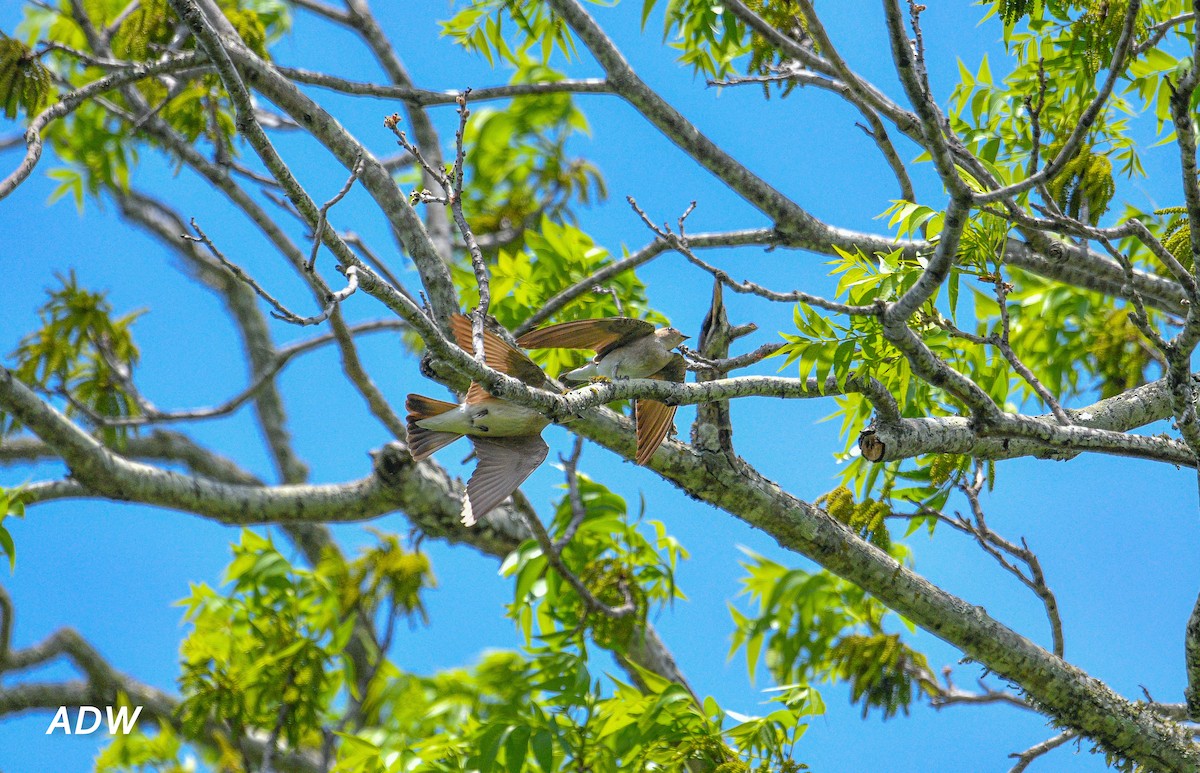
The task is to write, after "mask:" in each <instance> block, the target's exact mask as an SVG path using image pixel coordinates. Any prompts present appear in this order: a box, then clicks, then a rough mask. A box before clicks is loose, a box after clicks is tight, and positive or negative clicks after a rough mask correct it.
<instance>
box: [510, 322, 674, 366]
mask: <svg viewBox="0 0 1200 773" xmlns="http://www.w3.org/2000/svg"><path fill="white" fill-rule="evenodd" d="M653 332H654V325H653V324H652V323H650V322H647V321H645V320H644V319H633V318H631V317H608V318H607V319H580V320H576V321H574V322H560V323H559V324H557V325H548V326H546V327H543V328H538V329H537V330H532V331H530V332H528V333H526V334H525V335H523V336H521V337H520V338H518V339H517V343H519V344H520V345H521V346H524V347H525V348H526V349H591V350H592V351H594V352H595V353H596V356H597V357H603V356H604V355H605V354H607V353H608V352H610V351H612V350H613V349H616V348H617V347H620V346H624V345H625V344H627V343H629V342H630V341H632V340H634V339H636V338H641V337H642V336H648V335H651V334H652V333H653Z"/></svg>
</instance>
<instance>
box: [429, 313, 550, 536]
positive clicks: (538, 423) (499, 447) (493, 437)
mask: <svg viewBox="0 0 1200 773" xmlns="http://www.w3.org/2000/svg"><path fill="white" fill-rule="evenodd" d="M450 328H451V330H452V331H453V333H454V338H455V340H456V341H457V342H458V345H459V347H461V348H462V349H463V350H464V351H467V352H472V351H473V350H474V349H473V345H472V329H471V321H470V320H469V319H467V318H466V317H465V316H463V315H461V314H455V315H454V316H453V317H451V318H450ZM483 354H484V360H485V361H486V363H487V366H488V367H489V368H492V369H493V370H498V371H500V372H501V373H505V374H507V375H509V376H512V377H513V378H517V379H520V380H521V381H523V382H525V383H526V384H528V385H530V386H533V387H539V388H551V389H553V387H552V386H551V385H550V380H549V379H548V378H547V377H546V374H545V373H543V372H542V369H541V368H539V367H538V366H537V365H536V364H534V362H533V361H532V360H530V359H529V357H528V356H526V354H525V353H524V352H522V351H519V350H518V349H516V348H514V347H512V346H510V345H509V344H508V343H506V342H505V341H504V340H503V339H502V338H500V337H499V336H497V335H496V334H495V333H493V332H491V331H490V330H487V329H485V330H484V331H483ZM405 408H407V409H408V449H409V453H411V454H412V457H413V459H415V460H416V461H420V460H422V459H425V458H426V457H428V456H429V455H430V454H432V453H433V452H435V451H437V450H438V449H439V448H442V447H443V446H446V445H448V444H450V443H453V442H454V441H455V440H458V439H459V438H460V437H462V436H463V435H466V436H467V437H469V438H470V439H471V443H472V444H473V445H474V446H475V456H476V457H478V459H479V463H478V464H477V465H476V466H475V471H474V472H473V473H472V474H471V478H470V480H468V481H467V495H466V496H465V497H464V498H463V508H462V522H463V523H464V524H465V525H467V526H471V525H473V524H474V523H475V521H476V520H478V519H479V518H482V517H483V516H484V515H487V514H488V513H489V512H491V511H492V510H493V509H494V508H495V507H496V506H497V505H499V504H500V503H501V502H503V501H504V500H505V499H507V498H508V496H509V495H510V494H512V493H513V491H515V490H516V489H517V487H518V486H520V485H521V484H522V483H523V482H524V481H525V479H526V478H528V477H529V475H530V474H531V473H532V472H533V471H534V470H536V469H537V468H538V465H540V464H541V463H542V462H543V461H545V459H546V454H547V453H548V452H549V450H550V449H549V448H548V447H547V445H546V442H545V441H544V440H542V436H541V433H542V430H543V429H545V427H546V425H547V424H549V423H550V420H549V419H547V418H546V417H545V416H543V415H542V414H540V413H538V412H537V411H535V410H533V409H531V408H526V407H524V406H521V405H514V404H513V403H509V402H506V401H504V400H499V399H497V398H495V397H492V396H491V395H490V394H488V392H487V390H485V389H484V388H483V387H481V386H479V384H476V383H474V382H472V383H471V387H470V389H468V390H467V394H466V397H465V398H464V399H463V402H462V404H460V405H456V404H454V403H448V402H443V401H442V400H435V399H433V398H432V397H425V396H423V395H416V394H410V395H409V396H408V399H407V400H406V401H405Z"/></svg>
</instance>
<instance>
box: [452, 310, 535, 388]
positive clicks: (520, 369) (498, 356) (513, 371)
mask: <svg viewBox="0 0 1200 773" xmlns="http://www.w3.org/2000/svg"><path fill="white" fill-rule="evenodd" d="M450 329H451V330H452V331H453V332H454V340H455V341H457V342H458V345H459V346H460V347H461V348H462V349H463V351H465V352H470V353H471V354H474V353H475V342H474V330H473V329H472V325H471V320H470V319H468V318H467V317H465V316H463V315H462V314H455V315H453V316H452V317H450ZM483 358H484V360H485V361H486V362H487V365H488V367H489V368H492V369H493V370H498V371H500V372H501V373H507V374H508V375H510V376H512V377H513V378H516V379H520V380H521V381H524V382H525V383H526V384H528V385H529V386H532V387H539V388H540V387H546V386H548V385H549V379H548V378H547V377H546V374H545V373H543V372H542V369H541V368H539V367H538V366H537V364H536V363H534V361H533V360H531V359H529V356H528V355H526V354H525V352H523V351H521V350H519V349H516V348H515V347H513V346H510V345H509V344H508V342H507V341H505V340H504V339H503V338H501V337H500V336H498V335H496V334H495V333H493V332H492V331H490V330H488V329H487V328H484V329H483ZM467 402H470V400H468V401H467Z"/></svg>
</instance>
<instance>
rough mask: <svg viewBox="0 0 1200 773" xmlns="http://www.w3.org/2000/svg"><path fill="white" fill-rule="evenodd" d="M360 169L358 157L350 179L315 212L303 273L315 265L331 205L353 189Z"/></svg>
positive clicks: (360, 164)
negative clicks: (314, 224) (315, 222)
mask: <svg viewBox="0 0 1200 773" xmlns="http://www.w3.org/2000/svg"><path fill="white" fill-rule="evenodd" d="M362 168H363V162H362V157H361V156H360V157H359V159H358V161H355V162H354V168H353V169H351V170H350V177H349V178H347V180H346V184H345V185H343V186H342V189H341V190H340V191H338V192H337V194H336V195H335V196H334V197H333V198H332V199H330V200H329V201H327V202H325V203H324V204H322V205H321V208H320V209H319V210H317V224H316V226H314V227H313V244H312V251H311V252H309V254H308V262H307V263H305V264H304V270H305V271H310V272H311V271H312V270H313V266H315V265H316V263H317V251H318V250H320V249H321V242H322V236H323V235H324V233H325V224H326V222H327V221H328V217H329V210H330V209H331V208H332V207H333V205H335V204H337V203H338V202H339V201H341V200H342V199H343V198H345V197H346V194H347V193H349V192H350V189H351V188H353V187H354V182H355V180H357V179H358V176H359V174H361V173H362Z"/></svg>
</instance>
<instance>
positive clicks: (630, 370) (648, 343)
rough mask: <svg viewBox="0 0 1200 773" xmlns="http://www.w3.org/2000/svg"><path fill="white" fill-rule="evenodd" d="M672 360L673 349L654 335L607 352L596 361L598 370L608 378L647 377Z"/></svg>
mask: <svg viewBox="0 0 1200 773" xmlns="http://www.w3.org/2000/svg"><path fill="white" fill-rule="evenodd" d="M670 361H671V350H670V349H668V348H666V347H665V346H663V345H662V344H661V343H660V342H659V341H658V340H657V339H656V338H654V336H645V337H644V338H639V339H638V340H636V341H634V342H633V343H630V344H627V345H626V346H622V347H620V348H618V349H614V350H613V351H611V352H609V353H608V354H606V355H605V356H604V358H603V359H601V360H600V362H598V363H596V370H597V372H598V373H599V374H600V375H601V376H605V377H607V378H647V377H649V376H653V375H654V374H655V373H658V372H659V371H660V370H662V369H663V368H665V367H666V366H667V363H668V362H670Z"/></svg>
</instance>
